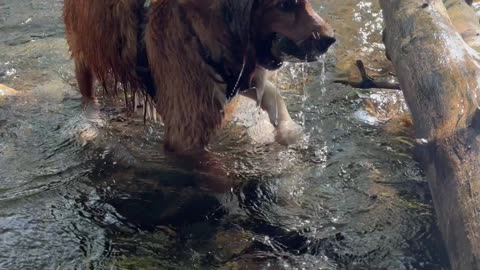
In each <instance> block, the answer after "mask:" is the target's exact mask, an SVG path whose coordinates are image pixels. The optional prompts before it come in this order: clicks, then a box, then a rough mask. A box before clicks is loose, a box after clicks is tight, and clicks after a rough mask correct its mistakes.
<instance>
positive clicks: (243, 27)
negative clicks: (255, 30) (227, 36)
mask: <svg viewBox="0 0 480 270" xmlns="http://www.w3.org/2000/svg"><path fill="white" fill-rule="evenodd" d="M257 1H259V0H224V1H223V7H222V12H223V19H224V21H225V23H226V24H227V26H228V28H229V29H230V31H231V34H232V36H233V38H234V39H236V41H237V42H240V44H242V43H244V42H248V40H249V38H250V31H251V23H252V12H253V9H254V6H255V5H256V2H257ZM237 39H238V40H237Z"/></svg>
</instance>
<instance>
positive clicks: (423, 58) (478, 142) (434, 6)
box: [380, 0, 480, 270]
mask: <svg viewBox="0 0 480 270" xmlns="http://www.w3.org/2000/svg"><path fill="white" fill-rule="evenodd" d="M380 4H381V6H382V9H383V16H384V21H385V37H384V41H385V45H386V49H387V53H388V55H389V57H390V59H391V60H392V62H393V64H394V66H395V69H396V72H397V75H398V79H399V82H400V85H401V88H402V90H403V93H404V95H405V99H406V101H407V104H408V106H409V108H410V111H411V113H412V118H413V122H414V129H415V135H416V137H417V142H418V146H417V149H418V152H417V153H418V158H419V161H420V163H421V164H422V167H423V168H424V170H425V173H426V175H427V178H428V180H429V183H430V189H431V192H432V197H433V201H434V206H435V211H436V213H437V217H438V223H439V227H440V230H441V232H442V235H443V238H444V241H445V243H446V246H447V249H448V253H449V258H450V263H451V266H452V269H469V270H470V269H480V103H479V96H480V64H479V59H480V58H479V56H478V55H477V54H476V53H475V52H474V51H473V50H472V49H471V48H469V46H467V45H466V43H465V41H464V40H463V39H462V37H461V36H460V35H459V34H458V33H457V31H456V30H455V27H454V25H453V24H452V21H451V20H450V18H449V17H448V12H447V10H446V8H445V6H444V4H443V3H442V1H441V0H423V1H422V0H380Z"/></svg>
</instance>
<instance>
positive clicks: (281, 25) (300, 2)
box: [180, 0, 335, 69]
mask: <svg viewBox="0 0 480 270" xmlns="http://www.w3.org/2000/svg"><path fill="white" fill-rule="evenodd" d="M180 2H183V3H189V7H190V8H192V7H193V8H195V9H197V10H199V11H201V13H203V16H202V17H204V18H208V20H210V22H209V24H210V27H220V26H218V25H221V24H223V25H225V26H226V27H227V28H228V30H227V31H228V32H229V36H230V38H229V39H230V45H231V46H229V47H230V48H231V47H235V49H239V50H240V51H243V50H245V49H247V48H248V49H249V50H251V49H252V48H253V49H254V55H255V58H256V61H257V64H259V65H261V66H263V67H265V68H267V69H277V68H279V67H280V66H281V65H282V62H283V56H284V55H285V54H287V55H291V56H294V57H296V58H298V59H299V60H301V61H315V60H317V58H318V56H320V55H322V54H324V53H325V52H326V51H327V50H328V48H329V47H330V45H332V44H333V43H334V42H335V35H334V31H333V29H332V27H331V26H330V25H329V24H328V23H326V22H325V21H324V20H323V19H322V18H321V17H320V16H319V15H318V14H317V13H316V12H315V11H314V10H313V8H312V6H311V4H310V0H180ZM216 20H221V21H222V22H218V21H217V23H212V21H216ZM212 31H217V32H219V33H218V35H225V30H221V28H217V29H216V30H213V29H212ZM239 54H241V53H239Z"/></svg>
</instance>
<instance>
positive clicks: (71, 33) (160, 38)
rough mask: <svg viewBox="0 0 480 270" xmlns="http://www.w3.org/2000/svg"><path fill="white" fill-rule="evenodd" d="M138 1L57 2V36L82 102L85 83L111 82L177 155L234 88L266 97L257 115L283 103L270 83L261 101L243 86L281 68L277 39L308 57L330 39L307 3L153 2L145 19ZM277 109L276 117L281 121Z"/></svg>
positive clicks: (90, 90) (212, 124) (204, 129)
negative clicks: (147, 106) (148, 106)
mask: <svg viewBox="0 0 480 270" xmlns="http://www.w3.org/2000/svg"><path fill="white" fill-rule="evenodd" d="M144 5H145V0H65V2H64V21H65V25H66V38H67V41H68V44H69V46H70V49H71V53H72V57H73V59H74V61H75V71H76V77H77V80H78V85H79V88H80V92H81V94H82V97H83V101H84V104H85V106H87V107H88V106H89V105H91V104H95V93H94V89H95V88H94V81H95V80H98V81H99V82H100V83H102V84H103V85H104V86H105V87H106V88H109V86H108V85H109V83H108V82H109V81H113V82H114V83H113V86H110V88H113V89H115V90H116V89H117V88H118V87H119V84H118V83H120V85H121V87H122V88H123V89H126V90H128V91H131V93H130V96H131V97H135V95H134V94H132V93H135V92H142V93H143V94H145V95H146V96H150V97H151V98H152V100H153V102H154V103H155V106H156V109H157V111H158V113H159V114H160V116H161V118H162V121H163V122H164V124H165V144H166V146H167V147H168V148H169V149H172V150H174V151H177V152H183V151H187V150H191V149H193V148H202V147H204V146H206V145H207V144H208V142H209V140H210V137H211V136H212V134H213V133H214V131H215V130H216V129H217V128H219V127H220V126H221V124H222V119H223V117H224V109H225V105H226V104H227V102H228V101H229V100H230V99H231V98H232V97H234V96H235V95H236V94H237V93H238V91H246V92H243V94H245V95H246V96H249V97H251V98H253V99H257V101H258V99H262V100H266V101H265V102H266V103H265V104H266V105H265V106H263V103H262V104H259V105H261V106H262V108H264V109H265V110H267V111H268V110H270V111H271V110H272V105H271V104H275V106H274V107H277V106H283V107H285V105H284V102H283V100H281V98H280V101H281V102H280V101H278V100H277V93H276V92H275V91H276V90H275V89H273V90H272V87H270V88H268V89H267V90H268V91H267V92H266V94H265V97H266V98H262V97H261V96H262V95H263V94H262V95H260V97H259V95H257V94H256V93H253V94H252V91H254V92H255V91H264V89H261V88H259V89H255V88H253V87H254V86H255V84H256V83H258V82H259V81H261V82H262V85H263V80H264V79H262V78H260V79H259V78H258V77H259V76H258V75H257V76H255V73H256V72H259V71H260V72H262V74H263V73H264V72H263V70H264V69H265V68H266V69H277V68H279V67H280V66H281V64H282V61H281V57H280V56H279V55H276V54H275V48H274V44H275V40H278V37H279V36H281V37H282V38H285V39H288V40H289V41H290V42H292V44H296V45H295V46H298V48H302V49H303V50H304V51H305V52H306V55H314V56H315V55H319V54H322V53H324V52H325V51H326V50H327V49H328V47H329V46H330V45H331V44H332V43H333V42H334V41H335V39H334V38H333V30H332V29H331V27H330V26H329V25H328V24H327V23H325V22H324V21H323V20H322V19H321V18H320V17H319V16H318V15H317V14H316V13H315V12H314V11H313V9H312V7H311V6H310V3H309V1H307V0H156V1H153V3H152V5H151V7H150V11H149V14H148V17H147V18H148V19H147V20H145V16H144ZM143 22H145V24H146V25H144V24H143ZM143 26H145V27H143ZM252 88H253V90H252ZM249 89H250V90H249ZM247 90H249V91H247ZM272 91H273V92H272ZM272 93H275V96H274V97H273V95H272ZM267 94H268V95H267ZM272 97H273V98H272ZM127 100H128V99H127ZM272 100H273V103H272ZM130 104H133V106H134V104H135V102H130ZM127 105H128V104H127ZM284 111H285V112H286V116H285V115H280V117H284V118H285V121H291V119H290V116H289V115H288V111H286V107H285V108H284ZM269 113H270V112H269ZM280 120H282V119H280Z"/></svg>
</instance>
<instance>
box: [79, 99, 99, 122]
mask: <svg viewBox="0 0 480 270" xmlns="http://www.w3.org/2000/svg"><path fill="white" fill-rule="evenodd" d="M82 108H83V110H82V113H83V116H84V117H85V118H86V119H87V120H88V121H89V122H90V123H92V124H95V125H97V126H103V125H104V120H103V118H102V116H101V114H100V104H99V103H98V101H96V100H89V101H83V102H82Z"/></svg>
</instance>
